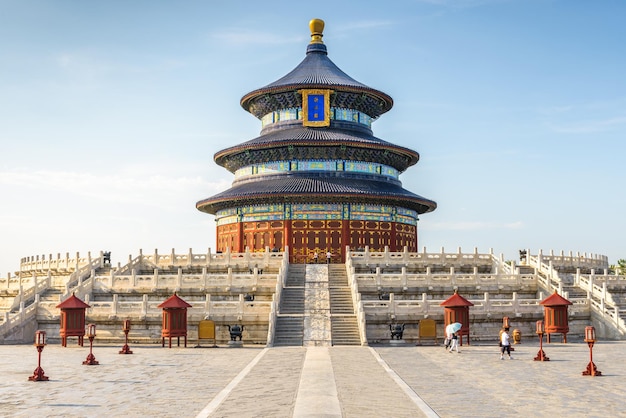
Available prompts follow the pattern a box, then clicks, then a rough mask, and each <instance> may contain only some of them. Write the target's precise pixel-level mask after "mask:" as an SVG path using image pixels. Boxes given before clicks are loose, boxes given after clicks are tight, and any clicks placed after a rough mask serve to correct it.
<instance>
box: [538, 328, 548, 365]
mask: <svg viewBox="0 0 626 418" xmlns="http://www.w3.org/2000/svg"><path fill="white" fill-rule="evenodd" d="M536 332H537V335H539V351H538V352H537V357H535V361H550V359H549V358H548V356H546V353H544V352H543V334H544V333H545V329H544V328H543V321H537V328H536Z"/></svg>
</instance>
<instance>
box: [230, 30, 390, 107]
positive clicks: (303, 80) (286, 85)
mask: <svg viewBox="0 0 626 418" xmlns="http://www.w3.org/2000/svg"><path fill="white" fill-rule="evenodd" d="M309 27H310V29H311V42H310V43H309V45H308V46H307V49H306V57H305V58H304V60H303V61H302V62H301V63H300V64H299V65H298V66H297V67H296V68H294V69H293V70H292V71H291V72H290V73H289V74H287V75H286V76H284V77H282V78H280V79H278V80H276V81H274V82H273V83H270V84H268V85H266V86H265V87H261V88H259V89H257V90H253V91H251V92H250V93H248V94H246V95H245V96H243V97H242V98H241V106H242V107H243V108H244V109H245V110H246V111H248V112H250V113H252V114H253V115H254V116H256V117H257V118H261V117H263V116H264V115H267V114H268V113H270V112H273V111H276V110H279V109H285V108H288V107H301V106H302V95H300V94H298V93H297V91H298V90H299V89H316V88H324V89H328V88H334V93H333V94H332V96H331V98H330V105H331V106H333V107H342V108H343V107H346V108H350V109H354V110H358V111H360V112H363V113H365V114H367V115H368V116H370V117H372V118H377V117H378V116H380V115H382V114H383V113H385V112H387V111H389V110H390V109H391V108H392V106H393V99H392V98H391V97H390V96H389V95H387V94H386V93H383V92H382V91H379V90H376V89H373V88H371V87H368V86H366V85H365V84H363V83H359V82H358V81H356V80H355V79H353V78H352V77H350V76H348V75H347V74H346V73H344V72H343V71H341V70H340V69H339V67H337V66H336V65H335V63H333V62H332V61H331V60H330V59H329V58H328V53H327V51H326V45H324V43H323V42H322V36H323V34H322V31H323V30H324V22H323V21H322V20H320V19H313V20H311V22H310V23H309Z"/></svg>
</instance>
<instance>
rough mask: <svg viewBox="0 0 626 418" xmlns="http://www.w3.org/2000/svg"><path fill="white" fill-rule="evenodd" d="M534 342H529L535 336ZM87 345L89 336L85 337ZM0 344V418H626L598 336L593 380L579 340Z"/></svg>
mask: <svg viewBox="0 0 626 418" xmlns="http://www.w3.org/2000/svg"><path fill="white" fill-rule="evenodd" d="M535 340H536V339H535ZM96 342H97V339H96ZM68 344H69V345H68V347H66V348H63V347H61V346H60V345H48V346H46V347H45V349H44V351H43V353H42V362H41V366H42V368H43V369H44V371H45V374H46V376H48V377H49V378H50V380H49V381H47V382H31V381H28V377H29V376H30V375H32V373H33V371H34V369H35V368H36V367H37V351H36V349H35V348H34V347H33V346H32V345H0V416H2V417H30V416H35V415H36V416H41V417H61V416H62V417H102V416H107V417H122V416H123V417H156V416H158V417H199V418H200V417H231V416H237V417H420V416H430V417H436V416H440V417H503V416H513V415H521V416H533V417H554V416H568V417H606V416H611V417H626V408H624V399H623V398H624V395H623V393H624V389H623V386H622V384H623V381H624V378H626V361H624V355H625V353H626V342H612V341H600V342H598V343H596V345H595V346H594V351H593V360H594V362H595V364H596V365H597V367H598V370H600V371H601V372H602V376H598V377H590V376H582V375H581V372H582V371H583V370H584V369H585V368H586V366H587V363H588V362H589V348H588V347H587V345H586V344H585V343H582V342H569V343H567V344H561V343H552V344H544V351H545V353H546V355H547V356H548V357H549V358H550V361H546V362H537V361H533V358H534V357H535V355H536V354H537V351H538V349H539V347H538V344H537V343H536V341H535V342H532V341H528V342H524V341H522V344H521V345H516V346H515V351H514V352H513V356H514V359H513V360H500V359H499V354H498V347H497V346H496V345H472V346H467V344H466V345H464V346H462V347H461V353H460V354H456V353H448V352H446V351H445V350H444V349H443V348H442V347H441V346H414V345H398V346H389V345H387V346H383V345H381V346H375V347H311V348H302V347H285V348H282V347H281V348H259V347H252V346H250V347H248V346H244V347H243V348H228V347H226V346H224V347H220V348H192V346H191V345H190V346H189V347H188V348H182V347H180V348H179V347H173V348H171V349H168V348H162V347H161V346H160V345H157V346H146V345H142V346H133V345H132V344H131V349H132V350H133V352H134V354H131V355H121V354H118V351H119V350H120V349H121V345H120V346H108V345H98V344H96V345H95V346H94V350H93V353H94V355H95V357H96V359H97V360H98V361H99V362H100V364H99V365H97V366H86V365H83V364H82V361H83V360H85V358H86V357H87V355H88V354H89V347H88V343H87V342H86V344H85V347H78V346H76V345H75V341H74V340H70V342H69V343H68Z"/></svg>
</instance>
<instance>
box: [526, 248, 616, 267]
mask: <svg viewBox="0 0 626 418" xmlns="http://www.w3.org/2000/svg"><path fill="white" fill-rule="evenodd" d="M526 252H527V254H529V255H530V254H531V252H530V250H529V249H527V250H526ZM534 258H535V259H536V263H537V264H541V263H546V264H549V263H550V262H551V263H552V267H553V268H555V269H560V268H584V269H595V270H603V269H608V268H609V259H608V257H607V256H605V255H599V254H587V253H580V252H576V253H574V252H572V251H570V252H569V253H568V254H565V252H564V251H561V252H560V253H558V254H556V253H555V252H554V251H552V250H550V252H548V253H547V254H544V252H543V250H539V251H538V252H537V254H536V255H535V256H534Z"/></svg>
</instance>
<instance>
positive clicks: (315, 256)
mask: <svg viewBox="0 0 626 418" xmlns="http://www.w3.org/2000/svg"><path fill="white" fill-rule="evenodd" d="M317 258H318V254H317V251H315V253H313V263H314V264H317Z"/></svg>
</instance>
